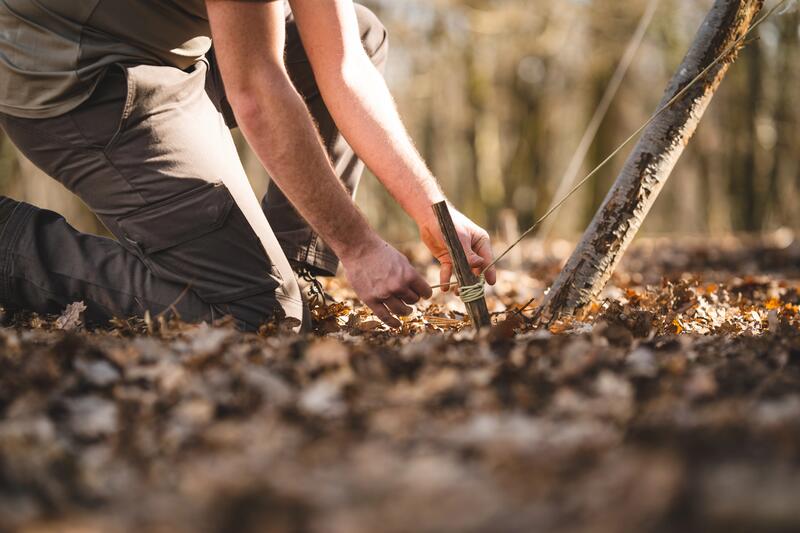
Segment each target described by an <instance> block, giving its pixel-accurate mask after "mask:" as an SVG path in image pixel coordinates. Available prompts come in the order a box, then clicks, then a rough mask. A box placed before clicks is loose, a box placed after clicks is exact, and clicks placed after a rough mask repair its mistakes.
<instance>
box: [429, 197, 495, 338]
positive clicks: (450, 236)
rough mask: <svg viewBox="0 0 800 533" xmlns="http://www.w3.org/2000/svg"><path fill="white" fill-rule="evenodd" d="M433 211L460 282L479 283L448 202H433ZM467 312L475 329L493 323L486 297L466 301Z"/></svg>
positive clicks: (462, 285)
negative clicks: (462, 244)
mask: <svg viewBox="0 0 800 533" xmlns="http://www.w3.org/2000/svg"><path fill="white" fill-rule="evenodd" d="M433 212H434V213H435V214H436V219H437V220H438V221H439V227H440V228H441V230H442V235H444V242H445V244H447V250H448V251H449V252H450V257H451V258H452V260H453V270H455V272H456V278H457V279H458V284H459V285H460V286H461V287H468V286H471V285H475V284H477V283H479V281H480V278H479V277H478V276H476V275H475V273H473V272H472V269H471V268H470V266H469V263H468V262H467V255H466V253H464V248H463V247H462V246H461V241H460V240H459V239H458V234H457V233H456V227H455V225H454V224H453V218H452V217H451V216H450V209H448V207H447V202H439V203H438V204H433ZM465 305H466V306H467V312H468V313H469V317H470V319H471V320H472V325H473V326H475V329H477V330H480V329H481V328H482V327H484V326H486V327H489V326H491V325H492V318H491V315H489V308H488V307H487V306H486V299H485V298H480V299H478V300H475V301H474V302H467V303H465Z"/></svg>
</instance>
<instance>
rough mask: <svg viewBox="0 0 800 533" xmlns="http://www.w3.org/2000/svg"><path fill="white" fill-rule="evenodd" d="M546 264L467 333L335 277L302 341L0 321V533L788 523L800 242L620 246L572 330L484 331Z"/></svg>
mask: <svg viewBox="0 0 800 533" xmlns="http://www.w3.org/2000/svg"><path fill="white" fill-rule="evenodd" d="M569 251H570V246H569V245H568V244H567V243H554V244H552V245H548V246H546V247H545V246H542V245H539V244H535V243H529V244H527V245H526V247H525V249H523V250H522V253H521V254H519V256H517V257H516V258H514V257H512V259H511V266H509V267H508V270H504V271H503V272H502V273H501V276H500V280H499V282H498V284H497V286H496V287H495V289H493V291H492V292H491V294H490V296H489V304H490V308H492V309H493V310H494V311H497V312H500V314H498V315H497V316H496V317H495V320H496V321H498V322H502V324H501V325H498V326H496V327H495V328H493V330H492V331H490V332H488V333H486V334H483V335H479V336H476V335H475V334H474V332H473V331H472V330H471V329H469V328H465V327H464V324H463V315H460V314H458V311H459V310H461V309H462V306H461V304H460V302H459V301H458V300H457V299H455V298H454V297H453V296H452V295H438V296H437V297H436V298H435V299H434V300H433V303H432V304H430V305H428V306H427V307H422V308H421V311H420V312H418V313H417V314H416V315H414V316H413V317H411V318H410V319H409V320H408V321H406V323H405V324H404V326H403V328H402V331H388V330H386V329H385V328H384V327H383V326H381V325H380V324H379V323H378V322H377V321H375V319H373V318H371V317H370V316H369V315H368V314H367V313H365V312H364V311H363V309H360V310H359V309H356V310H355V311H354V310H353V309H352V307H351V306H352V301H351V300H350V298H351V297H352V293H350V292H349V291H348V290H347V289H346V288H345V287H342V286H341V285H340V283H339V282H337V281H336V280H333V281H331V282H330V283H328V284H327V287H328V290H329V292H331V293H332V294H333V295H334V296H336V297H337V298H340V299H342V300H343V301H344V302H345V304H343V305H340V306H334V307H331V308H330V309H328V310H327V311H326V312H323V313H321V314H319V315H318V318H320V319H321V321H320V323H319V331H318V332H317V333H316V334H314V335H308V336H303V337H300V336H295V335H291V334H289V333H286V332H283V331H280V330H279V329H276V328H265V329H264V330H263V331H261V332H260V333H259V334H241V333H238V332H236V331H235V330H234V329H232V328H231V327H230V325H229V324H219V325H215V326H208V325H200V326H187V325H182V324H176V323H171V324H165V323H161V322H159V321H158V320H154V321H147V322H145V321H125V322H122V321H121V322H118V323H117V324H116V327H114V328H113V329H111V330H95V331H86V329H85V328H84V327H83V326H81V324H80V322H79V318H80V316H79V314H78V313H77V312H74V311H78V310H79V307H75V308H73V309H72V310H71V311H73V312H65V314H64V315H62V316H61V317H51V318H46V317H27V318H26V319H24V320H19V319H17V320H16V321H14V320H12V319H11V318H10V317H6V322H7V326H6V327H5V328H3V329H0V531H12V530H21V531H30V532H34V531H35V532H45V531H76V532H77V531H81V532H87V531H103V532H115V531H165V532H166V531H170V532H173V531H178V532H180V531H186V532H203V531H209V532H237V531H242V532H255V531H271V532H302V531H314V532H334V533H345V532H346V533H360V532H377V531H380V532H404V531H414V532H441V531H458V532H478V531H486V532H496V531H498V532H499V531H502V532H506V531H508V532H513V531H519V532H523V531H539V532H547V531H567V532H586V533H589V532H592V533H597V532H599V533H603V532H618V531H637V532H643V531H652V532H667V531H686V532H692V531H697V532H701V531H702V532H714V531H724V532H726V533H730V532H733V531H797V530H798V529H800V505H798V498H799V497H800V496H798V495H800V307H798V306H799V305H800V242H797V241H793V239H792V237H791V235H789V234H785V233H783V232H779V233H776V234H774V235H770V236H767V237H763V238H758V239H756V238H740V239H734V238H726V239H715V240H713V241H709V240H702V239H677V240H641V241H639V242H638V243H636V244H635V245H634V247H633V248H632V249H631V250H630V251H629V253H628V255H627V257H626V259H625V261H624V264H623V265H622V266H621V267H620V269H619V271H618V272H617V274H615V276H614V278H613V280H612V282H611V284H610V286H609V289H608V290H607V291H606V294H605V295H604V300H603V301H602V303H601V304H599V305H596V306H594V308H593V309H591V310H590V312H589V313H588V314H587V315H586V316H583V317H580V318H579V319H575V320H570V321H564V322H559V323H556V324H552V325H551V326H550V327H549V328H548V329H529V328H527V327H526V326H525V325H524V324H523V323H521V322H520V321H518V320H512V321H505V322H503V321H504V319H505V318H507V317H505V316H504V315H503V314H502V311H504V310H506V309H507V308H508V307H511V306H514V305H519V304H521V303H523V302H525V301H527V300H528V299H529V298H531V297H537V296H541V294H542V291H543V290H544V288H545V287H546V286H547V284H548V283H549V282H550V281H551V280H552V279H553V278H554V276H555V275H556V274H557V272H558V269H559V267H560V265H561V263H562V261H563V260H564V258H565V256H566V255H567V254H568V253H569ZM512 267H513V270H512ZM522 272H525V275H523V274H522ZM428 276H429V278H430V279H436V269H435V268H434V267H433V266H431V267H430V270H429V271H428Z"/></svg>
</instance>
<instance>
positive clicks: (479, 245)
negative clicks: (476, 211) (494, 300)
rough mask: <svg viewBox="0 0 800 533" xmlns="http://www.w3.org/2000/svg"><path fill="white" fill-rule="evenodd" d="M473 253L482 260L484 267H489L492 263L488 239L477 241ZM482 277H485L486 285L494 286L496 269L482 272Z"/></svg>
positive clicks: (490, 245) (490, 244) (490, 246)
mask: <svg viewBox="0 0 800 533" xmlns="http://www.w3.org/2000/svg"><path fill="white" fill-rule="evenodd" d="M475 253H476V254H478V255H479V256H480V257H481V258H482V259H483V264H484V265H491V264H492V262H493V261H494V253H493V252H492V243H491V242H490V241H489V238H488V237H482V238H480V239H478V242H476V243H475ZM484 275H485V276H486V283H488V284H489V285H494V284H495V282H496V281H497V269H496V268H495V267H494V266H492V267H491V268H490V269H488V270H487V271H486V272H484Z"/></svg>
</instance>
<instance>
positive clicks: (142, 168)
mask: <svg viewBox="0 0 800 533" xmlns="http://www.w3.org/2000/svg"><path fill="white" fill-rule="evenodd" d="M112 72H115V71H112ZM120 72H122V71H120ZM206 73H207V69H206V65H205V64H204V63H199V64H198V65H197V66H196V68H195V69H193V70H192V71H191V72H183V71H180V70H178V69H174V68H170V67H155V66H145V65H141V66H135V67H129V68H126V69H125V74H126V77H122V76H116V77H115V76H114V75H113V74H112V75H109V76H108V77H107V80H106V81H104V82H103V84H102V85H101V87H100V88H98V90H97V91H96V92H95V94H94V95H93V97H92V99H91V100H90V101H89V102H87V103H86V104H84V105H82V106H81V107H80V108H78V109H76V110H74V111H72V112H70V113H67V114H66V115H64V116H60V117H55V118H52V119H43V120H26V119H16V118H13V117H8V116H0V124H1V125H2V127H3V128H4V129H5V130H6V132H7V134H8V135H9V137H10V138H11V139H12V141H13V142H14V143H15V144H16V145H17V146H18V148H20V150H21V151H22V152H23V153H24V154H25V155H26V156H27V157H28V158H29V159H30V160H31V161H32V162H34V163H35V164H36V165H37V166H39V167H40V168H41V169H42V170H44V171H45V172H46V173H47V174H49V175H50V176H52V177H54V178H55V179H57V180H58V181H60V182H61V183H62V184H63V185H65V186H66V187H67V188H68V189H70V190H71V191H73V192H75V193H76V194H77V195H78V196H79V197H80V198H81V199H82V200H83V201H84V202H85V203H86V204H87V205H88V206H89V207H90V208H91V209H92V210H93V211H94V212H95V213H96V214H97V215H98V217H99V218H100V219H101V221H103V223H104V224H105V225H106V226H107V227H108V228H109V230H110V231H111V232H112V233H113V234H114V235H115V236H116V237H117V239H118V241H119V243H118V244H117V243H109V242H107V241H105V240H101V239H99V238H97V237H92V236H84V235H80V234H77V235H75V234H71V233H70V231H69V230H67V229H66V227H65V226H63V225H62V223H60V222H54V221H53V220H52V219H53V217H54V215H52V214H37V215H35V216H34V215H31V216H34V218H36V219H37V220H40V223H38V224H34V225H33V229H31V230H29V231H28V230H26V231H28V233H25V232H23V233H25V235H27V238H26V239H24V240H23V238H22V237H20V239H15V240H13V241H12V240H11V239H9V240H6V237H2V238H1V239H2V241H3V242H2V245H3V247H4V249H7V248H12V249H13V250H14V251H15V252H14V253H11V254H10V255H8V257H10V258H11V259H10V261H7V262H6V263H7V264H13V266H12V267H8V266H7V267H6V269H8V268H12V269H13V270H14V272H15V273H16V275H17V276H24V275H25V273H24V272H23V271H22V269H21V268H17V266H16V265H18V264H19V265H21V264H24V263H23V262H18V263H14V261H17V258H18V257H19V256H21V255H24V254H25V253H28V252H27V251H26V250H23V247H24V246H30V247H32V248H34V249H35V250H37V254H38V256H37V257H38V264H39V266H40V269H39V273H40V274H41V277H48V276H49V277H50V278H53V277H54V276H56V275H58V274H59V268H61V267H62V264H66V265H69V266H70V268H69V272H68V275H69V276H73V278H74V280H77V281H75V282H73V283H71V284H70V285H69V287H79V288H80V289H79V290H78V289H75V290H73V289H68V288H67V287H66V286H64V285H57V284H53V285H51V286H50V287H51V288H52V289H54V290H53V291H51V292H55V293H57V295H58V297H59V299H60V300H59V301H61V300H63V299H69V298H72V297H73V294H75V293H81V294H85V293H86V291H87V290H88V288H89V286H90V285H92V284H95V285H97V284H98V283H97V280H98V278H101V279H104V280H106V281H108V283H107V285H110V286H111V287H110V288H115V287H116V288H119V287H125V286H128V284H131V285H130V288H131V292H132V293H134V294H133V296H134V299H138V300H139V301H142V302H161V303H163V302H164V301H166V300H168V298H166V297H162V296H161V294H162V292H163V293H164V294H174V293H175V292H176V290H177V291H179V292H180V293H183V292H184V291H185V292H186V296H184V297H183V298H184V300H185V301H186V302H187V303H188V302H195V303H197V302H202V304H200V303H197V305H198V309H197V312H196V313H191V316H190V317H189V318H190V319H196V318H204V317H206V316H209V315H211V314H213V313H217V312H218V313H219V314H231V315H233V316H234V317H235V318H237V319H238V321H239V323H240V325H242V326H243V327H246V328H248V329H251V328H255V327H257V326H258V324H260V323H261V322H263V321H265V320H268V319H270V318H272V317H273V316H274V315H275V314H276V313H280V312H282V311H283V312H285V313H286V314H287V315H289V316H292V317H296V318H300V317H301V316H302V309H303V306H302V302H301V301H300V300H299V298H294V296H293V295H294V294H295V293H296V292H297V291H288V290H286V289H287V288H289V287H294V288H296V281H295V280H294V278H293V277H292V275H291V272H288V274H287V273H286V272H282V271H281V272H279V271H278V270H277V269H276V267H275V266H274V265H273V264H272V262H271V261H270V258H269V257H268V255H267V254H271V255H272V257H281V258H282V257H283V256H282V251H281V250H280V247H279V246H278V244H277V241H275V246H274V248H275V249H274V250H265V249H264V248H263V247H262V241H260V240H259V238H258V237H257V236H256V235H255V233H254V232H253V230H252V229H251V227H250V225H249V224H248V222H247V220H246V219H245V217H244V215H243V213H242V212H241V211H240V210H239V208H238V206H237V205H236V204H235V202H234V200H233V198H232V196H231V194H230V193H229V192H228V190H227V188H226V187H224V186H222V183H226V184H227V183H239V182H242V181H245V182H246V176H245V175H244V171H243V169H242V168H241V163H240V161H239V159H238V155H237V154H236V150H235V146H234V144H233V141H232V139H231V137H230V132H229V131H228V129H227V127H226V126H225V124H224V120H223V119H222V116H221V114H220V113H219V112H218V111H217V109H216V108H215V106H214V104H213V103H212V101H211V99H210V98H209V96H208V94H206V90H205V82H206ZM45 228H47V230H45ZM54 228H55V229H54ZM58 235H61V236H62V237H63V238H64V239H65V240H66V241H67V242H71V243H73V245H72V246H67V247H65V248H63V249H64V250H66V249H70V250H74V253H70V254H66V255H65V254H64V253H63V252H62V251H61V250H59V249H58V247H57V244H56V243H54V240H55V239H56V237H54V236H58ZM12 242H13V244H9V243H12ZM22 243H26V244H24V245H23V244H22ZM50 246H53V249H52V250H51V249H50ZM114 246H116V247H118V248H115V247H114ZM120 248H121V249H120ZM42 250H44V251H42ZM15 254H16V255H15ZM115 254H116V255H115ZM110 257H118V258H119V260H118V261H116V262H115V261H111V260H110V259H109V258H110ZM62 258H63V259H64V261H65V262H64V261H62ZM81 259H82V260H81ZM60 261H61V262H60ZM284 262H285V261H284ZM92 267H94V268H92ZM284 270H288V269H284ZM145 271H146V272H145ZM139 273H142V275H140V274H139ZM145 273H147V275H146V276H145V275H144V274H145ZM8 279H12V280H13V279H15V278H14V277H13V276H12V277H9V278H8ZM28 281H31V280H28ZM3 282H6V280H3ZM292 284H294V285H292ZM14 287H16V289H15V288H14ZM19 287H20V285H19V284H17V285H15V286H13V287H11V288H10V289H9V290H10V291H11V292H14V291H16V292H14V293H13V294H6V295H5V296H4V297H5V298H9V299H11V300H14V299H16V304H17V305H19V306H22V307H27V308H35V307H36V306H37V305H39V304H38V303H37V302H38V301H39V300H37V298H35V297H33V296H31V295H30V294H29V293H28V292H25V291H23V290H21V289H19ZM40 288H41V287H40ZM107 288H108V287H107ZM189 294H191V296H188V295H189ZM67 295H69V296H67ZM187 298H188V299H187ZM99 299H100V300H102V301H104V302H107V303H108V302H110V304H109V306H110V309H109V312H110V313H112V314H119V315H123V316H124V315H125V314H127V313H129V312H130V311H131V306H130V305H128V304H120V303H119V302H118V301H117V300H115V299H114V298H111V297H109V298H104V299H101V298H99ZM295 300H296V301H295ZM111 304H113V305H111ZM114 306H116V307H114ZM200 307H202V309H200Z"/></svg>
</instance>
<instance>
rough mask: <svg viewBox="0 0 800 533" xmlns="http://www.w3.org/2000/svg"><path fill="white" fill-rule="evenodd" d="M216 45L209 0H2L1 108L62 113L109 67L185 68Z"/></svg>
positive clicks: (23, 113) (34, 114) (38, 114)
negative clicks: (211, 29)
mask: <svg viewBox="0 0 800 533" xmlns="http://www.w3.org/2000/svg"><path fill="white" fill-rule="evenodd" d="M210 48H211V31H210V28H209V24H208V16H207V14H206V8H205V0H0V112H3V113H6V114H9V115H13V116H17V117H24V118H45V117H53V116H58V115H61V114H63V113H66V112H67V111H70V110H71V109H74V108H75V107H77V106H78V105H80V104H81V103H82V102H84V101H85V100H86V99H88V98H89V96H90V95H91V94H92V91H93V90H94V87H95V86H96V85H97V83H98V82H99V80H100V78H101V77H102V75H103V73H104V72H105V69H106V68H107V67H108V66H109V65H112V64H115V63H123V64H152V65H170V66H174V67H177V68H180V69H185V68H188V67H190V66H191V65H193V64H194V63H196V62H197V61H198V60H200V59H202V58H203V56H204V55H205V54H206V53H207V52H208V51H209V49H210Z"/></svg>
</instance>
